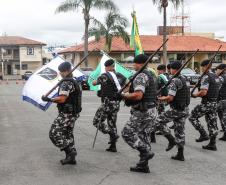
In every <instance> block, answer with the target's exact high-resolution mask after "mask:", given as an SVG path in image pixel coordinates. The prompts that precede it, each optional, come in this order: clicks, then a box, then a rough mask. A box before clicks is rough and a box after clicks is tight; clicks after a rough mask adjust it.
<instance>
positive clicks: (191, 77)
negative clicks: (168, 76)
mask: <svg viewBox="0 0 226 185" xmlns="http://www.w3.org/2000/svg"><path fill="white" fill-rule="evenodd" d="M181 74H182V75H183V76H185V77H186V80H187V81H189V82H190V84H191V85H194V84H196V83H197V82H198V79H199V77H200V76H201V75H200V74H197V73H196V72H195V71H193V70H192V69H190V68H184V69H182V71H181Z"/></svg>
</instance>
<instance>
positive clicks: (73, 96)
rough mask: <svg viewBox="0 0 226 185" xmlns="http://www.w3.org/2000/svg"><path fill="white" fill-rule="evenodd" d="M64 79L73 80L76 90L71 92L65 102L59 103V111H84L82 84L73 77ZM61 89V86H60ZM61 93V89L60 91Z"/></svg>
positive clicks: (76, 112) (73, 112)
mask: <svg viewBox="0 0 226 185" xmlns="http://www.w3.org/2000/svg"><path fill="white" fill-rule="evenodd" d="M64 81H70V82H73V85H74V88H75V91H74V92H72V93H70V94H69V97H68V98H67V99H66V101H65V102H64V103H58V104H57V108H58V110H59V112H63V113H68V114H70V113H72V114H78V113H80V112H81V111H82V88H81V84H79V83H78V81H77V80H75V79H73V78H67V79H64ZM59 89H60V88H59ZM58 93H59V91H58Z"/></svg>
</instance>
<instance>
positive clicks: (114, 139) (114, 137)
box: [108, 133, 119, 144]
mask: <svg viewBox="0 0 226 185" xmlns="http://www.w3.org/2000/svg"><path fill="white" fill-rule="evenodd" d="M109 136H110V141H109V142H108V144H111V143H116V142H117V140H118V138H119V135H118V134H115V133H110V134H109Z"/></svg>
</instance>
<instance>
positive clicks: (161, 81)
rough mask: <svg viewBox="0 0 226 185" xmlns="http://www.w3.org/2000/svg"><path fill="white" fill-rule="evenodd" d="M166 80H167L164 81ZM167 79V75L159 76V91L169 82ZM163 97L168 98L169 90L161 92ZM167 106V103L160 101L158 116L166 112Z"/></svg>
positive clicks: (165, 89)
mask: <svg viewBox="0 0 226 185" xmlns="http://www.w3.org/2000/svg"><path fill="white" fill-rule="evenodd" d="M164 78H165V79H164ZM167 80H168V79H167V77H166V75H165V74H161V75H159V76H158V89H161V88H162V87H163V86H164V85H165V84H166V82H167ZM160 94H161V96H167V95H168V90H167V88H164V89H162V90H161V92H160ZM165 106H166V103H165V102H163V101H158V107H157V109H158V114H159V115H160V114H161V113H163V112H164V111H165Z"/></svg>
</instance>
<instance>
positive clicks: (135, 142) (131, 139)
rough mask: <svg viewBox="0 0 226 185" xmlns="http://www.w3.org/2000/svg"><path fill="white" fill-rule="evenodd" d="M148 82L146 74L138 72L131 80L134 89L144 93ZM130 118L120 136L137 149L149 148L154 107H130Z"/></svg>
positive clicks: (146, 149) (152, 128) (147, 149)
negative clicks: (143, 108) (146, 108)
mask: <svg viewBox="0 0 226 185" xmlns="http://www.w3.org/2000/svg"><path fill="white" fill-rule="evenodd" d="M147 84H148V76H147V75H146V74H144V73H140V74H139V75H138V76H137V77H136V78H135V80H134V81H133V87H134V91H142V92H143V93H145V87H146V86H147ZM130 113H131V116H130V120H129V121H128V122H127V123H126V125H125V127H124V128H123V130H122V137H123V139H124V140H125V142H126V143H127V144H128V145H130V146H131V147H132V148H134V149H136V150H138V151H150V150H151V132H152V131H154V120H155V118H156V108H155V107H154V108H150V109H148V110H146V111H140V110H137V109H136V106H132V108H131V111H130Z"/></svg>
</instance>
